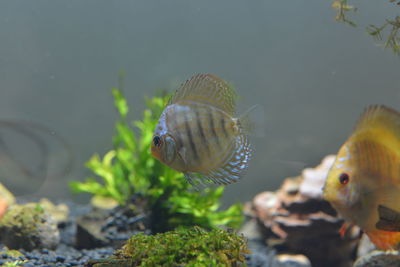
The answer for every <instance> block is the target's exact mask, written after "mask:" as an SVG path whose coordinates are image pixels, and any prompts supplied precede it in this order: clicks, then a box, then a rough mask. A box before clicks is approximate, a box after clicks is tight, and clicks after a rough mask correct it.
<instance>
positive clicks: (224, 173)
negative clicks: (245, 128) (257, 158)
mask: <svg viewBox="0 0 400 267" xmlns="http://www.w3.org/2000/svg"><path fill="white" fill-rule="evenodd" d="M235 142H236V143H235V148H234V152H233V153H232V155H231V157H230V158H228V160H227V161H226V162H225V163H224V164H223V165H222V166H221V167H219V168H217V169H215V170H211V171H209V172H208V173H206V174H205V176H204V178H206V179H208V180H211V181H212V182H214V183H216V184H230V183H233V182H236V181H238V180H239V179H240V178H241V177H242V176H243V175H244V172H245V171H246V169H247V168H248V163H249V160H250V158H251V156H252V149H251V147H250V143H249V141H248V138H247V136H245V135H239V136H237V137H236V140H235Z"/></svg>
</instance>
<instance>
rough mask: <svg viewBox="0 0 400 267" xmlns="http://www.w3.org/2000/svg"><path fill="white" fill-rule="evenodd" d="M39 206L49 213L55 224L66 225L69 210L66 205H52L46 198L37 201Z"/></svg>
mask: <svg viewBox="0 0 400 267" xmlns="http://www.w3.org/2000/svg"><path fill="white" fill-rule="evenodd" d="M39 204H40V205H41V206H42V207H43V209H44V210H45V211H46V212H48V213H50V214H51V216H52V217H53V219H54V221H55V222H56V223H57V224H63V223H66V222H67V220H68V214H69V209H68V206H67V205H66V204H58V205H54V204H53V203H52V202H51V201H50V200H48V199H47V198H42V199H41V200H40V201H39Z"/></svg>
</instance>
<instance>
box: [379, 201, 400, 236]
mask: <svg viewBox="0 0 400 267" xmlns="http://www.w3.org/2000/svg"><path fill="white" fill-rule="evenodd" d="M378 214H379V221H378V222H377V223H376V225H375V226H376V228H377V229H378V230H382V231H389V232H400V212H399V211H395V210H393V209H391V208H388V207H386V206H383V205H379V206H378Z"/></svg>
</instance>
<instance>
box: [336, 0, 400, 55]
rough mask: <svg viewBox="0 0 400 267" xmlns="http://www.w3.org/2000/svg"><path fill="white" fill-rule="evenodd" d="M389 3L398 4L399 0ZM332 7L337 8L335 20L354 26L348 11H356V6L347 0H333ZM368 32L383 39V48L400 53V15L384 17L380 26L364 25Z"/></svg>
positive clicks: (380, 39) (391, 0) (390, 0)
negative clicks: (390, 17) (383, 21)
mask: <svg viewBox="0 0 400 267" xmlns="http://www.w3.org/2000/svg"><path fill="white" fill-rule="evenodd" d="M389 2H390V3H391V4H397V5H400V1H397V0H389ZM332 7H333V8H335V9H336V10H337V14H336V17H335V20H336V21H339V22H344V23H347V24H349V25H351V26H354V27H356V26H357V24H356V23H354V22H353V21H352V20H350V19H349V18H348V12H350V11H356V10H357V8H356V7H354V6H352V5H349V0H335V1H334V2H333V3H332ZM366 30H367V32H368V34H370V35H371V36H372V37H374V38H375V39H376V40H379V41H383V43H384V44H383V46H384V47H385V48H389V49H391V50H392V51H393V52H394V53H395V54H397V55H400V16H395V17H394V18H393V19H386V20H385V23H383V24H382V25H381V26H376V25H373V24H370V25H369V26H367V27H366Z"/></svg>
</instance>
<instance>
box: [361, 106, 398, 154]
mask: <svg viewBox="0 0 400 267" xmlns="http://www.w3.org/2000/svg"><path fill="white" fill-rule="evenodd" d="M353 137H354V138H355V139H356V138H358V137H366V138H367V139H371V138H372V139H374V140H375V141H376V142H379V143H381V144H384V145H385V146H387V147H390V148H393V149H395V151H400V113H399V112H398V111H396V110H394V109H392V108H389V107H386V106H378V105H375V106H369V107H368V108H367V109H366V110H365V111H364V112H363V114H362V115H361V117H360V119H359V121H358V123H357V124H356V127H355V129H354V132H353Z"/></svg>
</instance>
